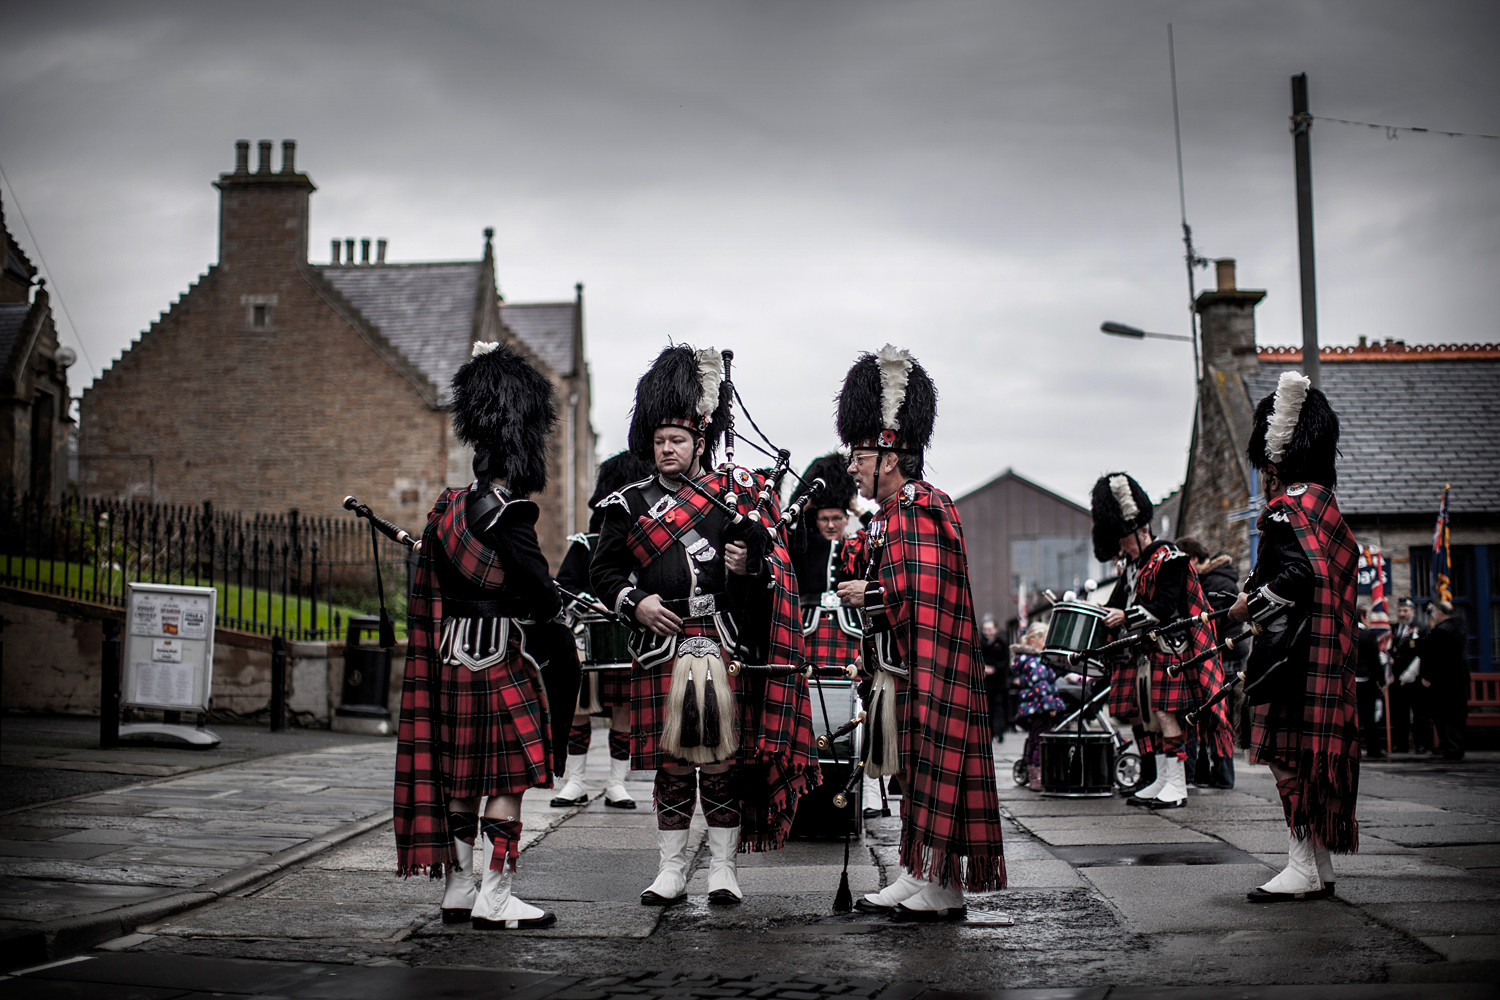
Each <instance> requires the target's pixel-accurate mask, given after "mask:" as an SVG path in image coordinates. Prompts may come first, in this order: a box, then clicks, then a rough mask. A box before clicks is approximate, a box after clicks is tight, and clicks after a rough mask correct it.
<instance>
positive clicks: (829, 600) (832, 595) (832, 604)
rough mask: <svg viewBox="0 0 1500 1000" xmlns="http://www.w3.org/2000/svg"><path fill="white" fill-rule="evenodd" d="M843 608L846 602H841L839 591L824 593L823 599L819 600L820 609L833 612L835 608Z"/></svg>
mask: <svg viewBox="0 0 1500 1000" xmlns="http://www.w3.org/2000/svg"><path fill="white" fill-rule="evenodd" d="M843 606H844V602H843V601H841V600H839V592H838V591H837V590H825V591H823V595H822V597H820V598H819V600H818V607H820V608H826V609H829V610H833V609H834V608H841V607H843Z"/></svg>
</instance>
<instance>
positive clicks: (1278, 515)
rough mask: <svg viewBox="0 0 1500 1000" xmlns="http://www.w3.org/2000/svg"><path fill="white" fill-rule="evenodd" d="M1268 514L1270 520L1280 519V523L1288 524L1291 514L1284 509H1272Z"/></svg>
mask: <svg viewBox="0 0 1500 1000" xmlns="http://www.w3.org/2000/svg"><path fill="white" fill-rule="evenodd" d="M1270 516H1271V520H1273V521H1280V522H1281V523H1282V524H1290V523H1291V521H1292V518H1291V515H1289V514H1288V513H1287V512H1286V511H1284V510H1273V511H1271V515H1270Z"/></svg>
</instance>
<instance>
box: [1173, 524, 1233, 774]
mask: <svg viewBox="0 0 1500 1000" xmlns="http://www.w3.org/2000/svg"><path fill="white" fill-rule="evenodd" d="M1177 547H1178V548H1179V549H1181V550H1182V551H1184V552H1186V553H1187V555H1188V559H1190V560H1191V561H1192V564H1193V572H1194V573H1197V574H1198V583H1199V584H1200V585H1201V586H1202V587H1203V596H1204V597H1205V598H1207V599H1208V606H1209V608H1211V609H1212V610H1214V611H1222V610H1223V609H1225V608H1227V607H1230V606H1231V605H1232V604H1234V602H1235V599H1236V598H1238V597H1239V596H1240V580H1239V576H1238V574H1236V573H1235V569H1234V557H1233V556H1231V555H1229V554H1228V553H1226V552H1221V553H1219V554H1218V555H1212V554H1211V553H1210V552H1209V550H1208V547H1207V546H1206V545H1204V544H1203V543H1202V542H1200V541H1198V539H1196V538H1193V537H1192V536H1190V535H1189V536H1185V537H1182V538H1179V539H1177ZM1237 631H1239V625H1238V624H1236V623H1235V622H1227V621H1223V620H1222V619H1221V620H1220V621H1218V622H1216V623H1215V627H1214V634H1215V635H1216V636H1217V637H1218V638H1219V639H1221V640H1222V639H1223V638H1224V637H1225V636H1228V635H1233V634H1234V633H1235V632H1237ZM1249 653H1250V650H1249V648H1248V646H1246V645H1244V644H1241V645H1239V646H1237V647H1236V648H1234V649H1233V650H1230V651H1229V652H1226V653H1222V654H1220V658H1221V659H1222V661H1223V665H1224V676H1225V677H1234V676H1236V675H1237V674H1239V672H1240V662H1241V661H1242V660H1244V658H1245V657H1246V656H1248V655H1249ZM1244 701H1245V695H1244V685H1243V684H1241V683H1239V682H1235V693H1234V694H1233V695H1232V696H1231V697H1230V698H1229V701H1228V702H1227V704H1228V706H1229V710H1228V715H1229V720H1230V722H1231V723H1232V724H1233V725H1234V729H1235V742H1236V743H1240V744H1242V745H1243V744H1245V743H1248V741H1249V736H1250V730H1249V727H1248V726H1242V725H1241V724H1240V719H1241V717H1242V716H1243V715H1244V712H1243V708H1244ZM1187 770H1188V781H1190V782H1192V783H1193V784H1195V785H1200V786H1204V787H1207V788H1233V787H1234V757H1233V756H1232V755H1231V756H1229V757H1220V756H1218V755H1217V754H1215V753H1214V752H1213V742H1212V741H1211V740H1201V739H1199V738H1198V734H1197V731H1196V730H1193V731H1190V732H1189V733H1188V759H1187Z"/></svg>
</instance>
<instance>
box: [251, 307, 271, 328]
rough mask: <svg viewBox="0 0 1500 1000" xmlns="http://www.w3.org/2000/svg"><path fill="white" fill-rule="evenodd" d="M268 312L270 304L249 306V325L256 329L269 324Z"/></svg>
mask: <svg viewBox="0 0 1500 1000" xmlns="http://www.w3.org/2000/svg"><path fill="white" fill-rule="evenodd" d="M270 314H271V307H270V306H259V305H257V306H251V307H250V325H251V326H253V327H256V328H257V329H264V328H265V327H268V326H270V325H271V323H270Z"/></svg>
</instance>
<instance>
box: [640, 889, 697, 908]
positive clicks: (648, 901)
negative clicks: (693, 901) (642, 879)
mask: <svg viewBox="0 0 1500 1000" xmlns="http://www.w3.org/2000/svg"><path fill="white" fill-rule="evenodd" d="M684 899H687V893H685V892H684V893H683V894H682V895H681V896H675V897H673V898H671V899H668V898H667V897H666V896H661V895H658V894H656V893H654V892H652V891H651V890H650V889H647V890H646V891H645V892H643V893H641V905H642V906H676V905H677V904H678V903H680V902H682V901H683V900H684Z"/></svg>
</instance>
